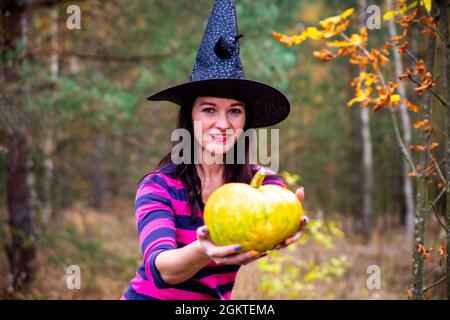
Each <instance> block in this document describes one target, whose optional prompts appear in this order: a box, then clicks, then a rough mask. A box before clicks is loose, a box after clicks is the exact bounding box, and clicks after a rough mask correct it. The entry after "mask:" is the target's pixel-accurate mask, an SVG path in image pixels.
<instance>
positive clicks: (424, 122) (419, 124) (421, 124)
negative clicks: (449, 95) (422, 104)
mask: <svg viewBox="0 0 450 320" xmlns="http://www.w3.org/2000/svg"><path fill="white" fill-rule="evenodd" d="M428 124H429V121H428V119H425V120H422V121H417V122H415V123H414V129H419V128H421V127H424V126H428Z"/></svg>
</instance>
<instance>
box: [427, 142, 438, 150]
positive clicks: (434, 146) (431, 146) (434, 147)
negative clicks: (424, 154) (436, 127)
mask: <svg viewBox="0 0 450 320" xmlns="http://www.w3.org/2000/svg"><path fill="white" fill-rule="evenodd" d="M438 146H439V143H437V142H433V143H432V144H430V145H429V147H428V150H433V149H436V148H437V147H438Z"/></svg>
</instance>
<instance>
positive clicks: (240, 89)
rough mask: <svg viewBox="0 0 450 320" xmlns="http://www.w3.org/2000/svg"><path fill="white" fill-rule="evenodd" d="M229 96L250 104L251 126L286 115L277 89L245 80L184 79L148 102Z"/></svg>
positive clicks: (285, 102) (286, 104)
mask: <svg viewBox="0 0 450 320" xmlns="http://www.w3.org/2000/svg"><path fill="white" fill-rule="evenodd" d="M201 96H211V97H221V98H232V99H236V100H239V101H242V102H244V103H245V104H246V105H250V107H251V109H252V111H251V113H252V117H251V118H252V119H251V123H250V126H251V127H252V128H260V127H268V126H272V125H274V124H277V123H280V122H281V121H283V120H284V119H286V117H287V116H288V115H289V111H290V104H289V101H288V99H287V98H286V96H285V95H284V94H283V93H282V92H281V91H279V90H278V89H276V88H274V87H272V86H269V85H267V84H264V83H262V82H258V81H253V80H247V79H235V78H233V79H207V80H199V81H192V82H187V83H184V84H180V85H177V86H173V87H170V88H168V89H165V90H162V91H160V92H158V93H155V94H154V95H152V96H150V97H148V98H147V99H148V100H151V101H170V102H173V103H176V104H178V105H182V104H183V102H186V101H192V100H193V99H195V98H196V97H201Z"/></svg>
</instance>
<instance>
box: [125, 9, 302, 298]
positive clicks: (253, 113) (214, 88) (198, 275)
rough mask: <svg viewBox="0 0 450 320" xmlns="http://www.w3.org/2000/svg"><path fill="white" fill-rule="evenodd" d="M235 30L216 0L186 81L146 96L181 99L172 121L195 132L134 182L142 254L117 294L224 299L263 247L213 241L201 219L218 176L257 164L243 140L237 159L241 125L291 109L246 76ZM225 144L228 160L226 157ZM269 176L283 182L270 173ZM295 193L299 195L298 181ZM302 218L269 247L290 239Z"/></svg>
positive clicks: (247, 176) (248, 171) (245, 176)
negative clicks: (176, 153) (184, 146)
mask: <svg viewBox="0 0 450 320" xmlns="http://www.w3.org/2000/svg"><path fill="white" fill-rule="evenodd" d="M236 31H237V25H236V19H235V8H234V3H233V1H231V0H217V1H216V2H215V5H214V8H213V11H212V13H211V16H210V19H209V21H208V25H207V29H206V31H205V35H204V37H203V40H202V44H201V47H200V50H199V53H198V55H197V59H196V64H195V66H194V70H193V72H192V74H191V78H190V80H191V81H190V82H188V83H185V84H182V85H179V86H175V87H172V88H169V89H166V90H163V91H161V92H159V93H157V94H155V95H153V96H151V97H150V98H149V99H150V100H156V101H158V100H167V101H172V102H175V103H177V104H179V105H180V106H181V107H180V112H179V119H178V128H180V129H185V130H186V132H188V133H189V134H190V136H191V137H193V139H192V143H191V144H190V150H183V152H187V153H188V155H187V157H186V154H183V155H182V156H183V157H182V158H183V159H184V161H183V162H182V163H180V164H175V163H174V161H173V155H172V153H169V154H167V155H166V156H165V157H164V158H163V159H162V160H161V162H160V164H159V166H158V168H157V169H156V170H155V171H153V172H151V173H149V174H148V175H146V176H144V177H143V179H141V182H140V183H139V186H138V189H137V194H136V206H135V215H136V220H137V227H138V232H139V240H140V244H141V249H142V253H143V257H144V259H143V263H142V264H141V266H140V267H139V268H138V270H137V272H136V276H135V278H134V279H133V280H132V281H131V283H130V285H129V287H128V289H127V291H126V292H125V294H124V295H123V296H122V299H202V300H203V299H229V298H230V296H231V293H232V289H233V286H234V281H235V278H236V275H237V271H238V269H239V268H240V266H241V265H246V264H248V263H250V262H252V261H255V260H257V259H259V258H261V257H263V256H264V255H266V253H265V252H255V251H250V252H241V246H240V244H239V243H236V244H233V245H229V246H216V245H214V244H213V243H212V242H211V241H210V239H209V236H208V230H207V228H206V226H204V225H203V217H202V215H203V207H204V204H205V203H206V201H207V200H208V197H209V195H210V194H211V193H212V192H213V191H214V190H216V189H217V188H218V187H220V186H221V185H223V184H224V183H228V182H244V183H249V182H250V180H251V178H252V177H253V175H254V174H255V172H256V171H257V170H258V168H259V167H258V166H257V165H254V164H251V163H250V162H249V157H248V150H249V148H248V141H245V144H244V145H245V146H246V147H245V149H244V152H245V156H244V158H245V160H246V161H245V163H243V164H239V163H238V162H237V161H236V158H237V156H238V152H239V150H237V146H238V143H237V141H238V140H239V139H240V137H243V135H242V132H243V131H245V130H247V129H249V128H256V127H264V126H269V125H273V124H276V123H278V122H281V121H282V120H283V119H284V118H286V117H287V115H288V113H289V102H288V101H287V99H286V98H285V96H284V95H283V94H282V93H281V92H280V91H278V90H276V89H275V88H273V87H271V86H268V85H265V84H262V83H259V82H255V81H250V80H246V79H244V76H243V70H242V65H241V63H240V58H239V43H238V39H239V38H240V36H237V32H236ZM194 124H196V125H199V130H197V129H196V130H194ZM231 151H233V152H234V153H232V154H233V155H234V157H233V159H232V160H233V161H231V162H230V161H228V162H227V161H226V159H228V158H227V155H228V153H229V152H231ZM196 157H200V159H202V160H203V161H200V162H198V161H194V160H195V159H196ZM186 159H187V161H185V160H186ZM206 160H207V161H206ZM228 160H229V159H228ZM177 163H178V162H177ZM267 183H273V184H277V185H280V186H284V183H283V181H282V179H281V178H280V177H279V176H278V175H276V174H275V173H273V174H271V175H269V176H267V177H266V178H265V180H264V182H263V184H267ZM296 194H297V196H298V197H299V199H300V200H303V197H304V192H303V189H302V188H300V189H298V190H297V192H296ZM307 221H308V220H307V218H304V219H303V220H302V223H301V226H300V229H299V230H298V232H297V233H296V234H295V235H294V236H292V237H290V238H288V239H286V240H285V241H284V242H282V243H280V244H278V245H277V246H276V247H275V248H274V249H281V248H283V247H285V246H287V245H290V244H291V243H293V242H295V241H296V240H297V239H298V238H299V236H300V232H301V230H302V229H303V228H304V227H305V226H306V224H307Z"/></svg>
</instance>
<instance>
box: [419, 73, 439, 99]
mask: <svg viewBox="0 0 450 320" xmlns="http://www.w3.org/2000/svg"><path fill="white" fill-rule="evenodd" d="M434 86H436V83H434V82H433V80H432V76H431V73H430V72H427V73H426V74H425V76H424V77H423V79H422V83H421V86H419V87H417V88H414V91H416V92H417V93H418V94H419V95H421V94H423V93H424V92H425V91H426V90H428V89H429V88H433V87H434Z"/></svg>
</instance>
